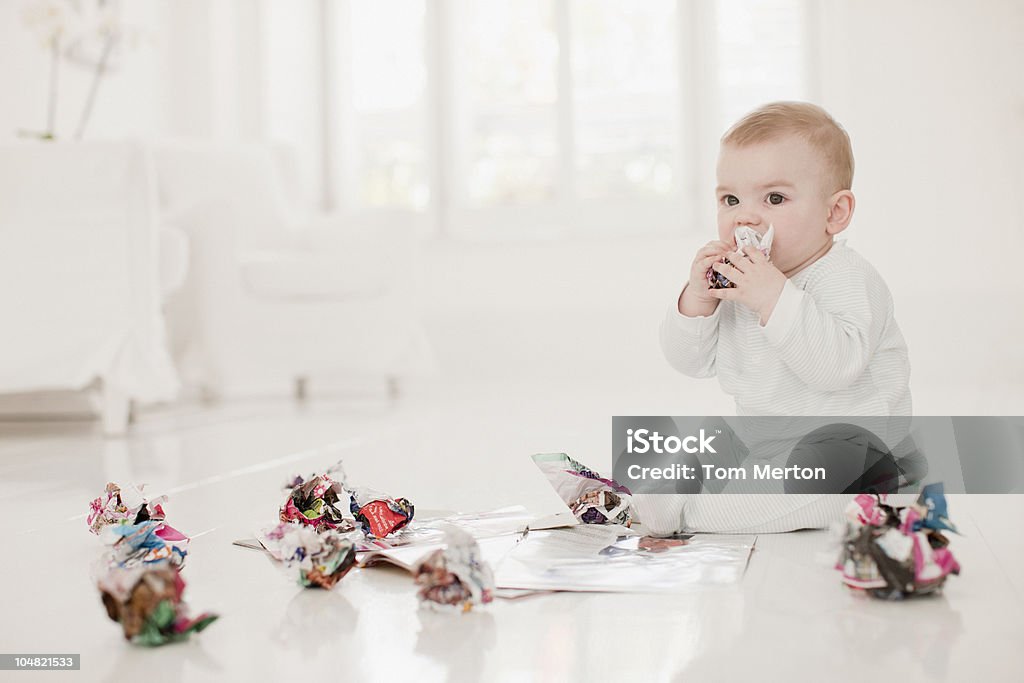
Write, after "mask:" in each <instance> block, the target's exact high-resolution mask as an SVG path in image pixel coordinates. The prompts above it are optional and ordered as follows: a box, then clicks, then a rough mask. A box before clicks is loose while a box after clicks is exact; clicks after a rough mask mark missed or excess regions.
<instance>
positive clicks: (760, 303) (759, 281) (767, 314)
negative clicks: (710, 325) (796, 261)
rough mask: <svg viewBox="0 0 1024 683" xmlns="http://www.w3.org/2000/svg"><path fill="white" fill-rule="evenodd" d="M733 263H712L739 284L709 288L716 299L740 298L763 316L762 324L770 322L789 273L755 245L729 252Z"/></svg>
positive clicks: (761, 317)
mask: <svg viewBox="0 0 1024 683" xmlns="http://www.w3.org/2000/svg"><path fill="white" fill-rule="evenodd" d="M726 258H727V259H729V261H730V263H731V265H730V263H719V262H716V263H714V264H712V266H711V267H712V268H714V269H715V270H716V271H717V272H719V273H721V274H722V275H724V276H725V277H727V278H729V281H730V282H732V283H733V284H734V285H736V286H735V287H730V288H728V289H709V290H707V294H708V295H709V296H710V297H711V298H713V299H720V300H721V299H724V300H726V301H738V302H739V303H741V304H743V305H744V306H745V307H747V308H749V309H750V310H751V311H753V312H754V313H757V314H758V316H759V317H760V319H761V325H764V324H765V323H767V322H768V319H769V318H771V317H772V311H774V310H775V304H776V302H777V301H778V300H779V296H780V295H781V294H782V288H783V287H784V286H785V285H786V276H785V275H783V274H782V271H781V270H779V269H778V268H776V267H775V266H774V265H772V264H771V262H770V261H769V260H768V258H767V257H766V256H765V255H764V254H762V253H761V252H760V251H759V250H757V249H755V248H753V247H744V248H743V251H742V252H738V251H737V252H733V253H731V254H727V255H726Z"/></svg>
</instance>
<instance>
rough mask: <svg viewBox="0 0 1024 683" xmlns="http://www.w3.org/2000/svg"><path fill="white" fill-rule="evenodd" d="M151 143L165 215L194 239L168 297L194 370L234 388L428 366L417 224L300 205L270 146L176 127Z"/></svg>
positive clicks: (184, 355)
mask: <svg viewBox="0 0 1024 683" xmlns="http://www.w3.org/2000/svg"><path fill="white" fill-rule="evenodd" d="M155 157H156V160H157V166H158V176H159V178H160V188H161V201H162V204H163V206H164V209H165V215H166V220H168V221H171V222H172V223H173V224H174V225H176V226H178V227H180V228H181V229H183V230H184V231H185V232H186V233H187V234H188V236H189V244H190V250H191V252H190V274H189V278H188V280H187V281H186V283H185V285H184V286H183V288H182V289H181V290H180V291H179V292H178V294H177V295H176V296H175V297H173V298H172V299H171V301H170V302H169V307H168V325H169V326H170V328H171V334H172V340H173V345H174V352H175V356H176V358H177V359H178V361H179V367H180V368H181V371H182V375H183V378H184V380H185V381H186V382H187V383H189V384H191V385H194V386H197V387H198V388H200V389H201V390H202V391H203V393H205V394H207V395H211V394H212V395H214V396H227V397H230V396H242V395H255V394H268V393H269V394H274V393H278V394H280V393H282V392H288V391H292V390H295V389H297V390H298V392H299V393H302V392H303V391H304V388H305V386H306V380H314V381H315V380H316V379H317V378H320V377H331V378H332V379H337V378H353V377H359V378H371V377H372V378H379V379H380V380H381V381H383V380H387V381H388V386H389V387H390V388H391V390H392V391H393V392H394V391H396V390H397V386H398V384H397V383H398V381H399V379H400V378H402V377H406V376H409V375H412V374H420V373H423V372H424V371H427V372H429V371H431V370H432V367H433V358H432V354H431V353H430V351H429V347H428V345H427V342H426V338H425V335H424V333H423V331H422V329H421V327H420V324H419V322H418V319H417V317H416V313H415V311H414V308H413V306H412V305H411V301H412V298H413V296H412V295H413V294H414V289H413V288H414V272H413V269H414V261H415V257H414V254H415V237H414V235H413V231H412V229H411V227H410V226H408V225H406V226H402V225H394V224H391V225H376V226H354V225H351V224H347V223H346V222H345V221H343V220H341V219H339V218H337V217H331V216H317V217H314V218H312V219H305V220H304V219H302V218H301V217H300V214H299V213H298V212H296V211H294V210H292V209H291V208H290V207H289V204H288V202H287V201H286V200H285V197H284V194H283V191H282V183H281V177H280V174H279V168H280V167H279V164H278V158H277V157H276V156H275V155H274V153H273V151H272V150H271V149H270V148H268V147H265V146H261V145H242V144H235V145H213V144H210V143H202V142H183V141H177V142H169V143H166V144H163V145H160V146H158V147H157V148H156V154H155Z"/></svg>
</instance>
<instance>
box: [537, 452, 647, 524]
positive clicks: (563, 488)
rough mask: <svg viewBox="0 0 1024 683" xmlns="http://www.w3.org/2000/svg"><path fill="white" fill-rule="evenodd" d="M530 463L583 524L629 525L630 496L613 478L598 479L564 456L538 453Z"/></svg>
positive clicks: (631, 515)
mask: <svg viewBox="0 0 1024 683" xmlns="http://www.w3.org/2000/svg"><path fill="white" fill-rule="evenodd" d="M533 462H534V463H535V464H536V465H537V467H539V468H540V470H541V472H543V473H544V476H545V477H547V479H548V483H550V484H551V486H552V487H554V489H555V492H556V493H557V494H558V496H559V497H560V498H561V499H562V500H563V501H565V504H566V505H568V506H569V509H570V510H572V512H573V514H574V515H576V518H577V519H579V520H580V521H581V522H583V523H584V524H621V525H623V526H627V527H628V526H629V525H630V524H632V523H633V509H632V501H633V495H632V493H631V492H630V490H629V489H628V488H626V487H625V486H623V485H622V484H620V483H618V482H617V481H615V480H614V479H605V478H603V477H601V475H599V474H598V473H596V472H594V471H592V470H590V469H588V468H587V467H586V466H584V465H582V464H581V463H579V462H577V461H575V460H573V459H572V458H570V457H569V456H568V455H566V454H565V453H538V454H537V455H534V456H533Z"/></svg>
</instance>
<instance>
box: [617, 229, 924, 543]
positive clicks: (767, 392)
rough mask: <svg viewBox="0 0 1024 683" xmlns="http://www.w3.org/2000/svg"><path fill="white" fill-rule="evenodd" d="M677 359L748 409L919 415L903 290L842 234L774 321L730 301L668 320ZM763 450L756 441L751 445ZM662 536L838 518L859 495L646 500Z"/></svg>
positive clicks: (788, 290)
mask: <svg viewBox="0 0 1024 683" xmlns="http://www.w3.org/2000/svg"><path fill="white" fill-rule="evenodd" d="M661 346H662V350H663V352H664V354H665V357H666V358H667V359H668V362H669V363H670V364H671V365H672V367H674V368H675V369H677V370H679V371H680V372H682V373H684V374H686V375H689V376H691V377H712V376H717V377H718V381H719V383H720V384H721V386H722V389H723V390H724V391H726V392H727V393H729V394H731V395H732V396H733V397H734V398H735V400H736V414H737V415H740V416H743V415H807V416H819V415H820V416H833V415H834V416H858V415H910V414H911V397H910V386H909V381H910V361H909V359H908V354H907V345H906V342H905V341H904V339H903V334H902V333H901V332H900V329H899V326H898V325H897V324H896V319H895V317H894V315H893V302H892V296H891V295H890V293H889V288H888V287H887V286H886V284H885V281H884V280H883V279H882V277H881V276H880V275H879V274H878V272H877V271H876V270H875V269H874V268H873V267H872V266H871V264H869V263H868V262H867V261H866V260H865V259H864V258H863V257H862V256H860V255H859V254H857V253H856V252H855V251H854V250H853V249H851V248H849V247H848V246H846V244H845V242H844V241H837V242H836V243H835V244H834V245H833V246H832V248H831V249H830V250H829V251H828V253H826V254H825V255H824V256H823V257H821V258H820V259H818V260H817V261H815V262H814V263H813V264H811V265H810V266H808V267H807V268H805V269H804V270H802V271H800V272H799V273H797V274H796V275H794V276H793V277H792V278H790V279H789V280H787V282H786V284H785V286H784V288H783V290H782V294H781V295H780V296H779V300H778V302H777V303H776V305H775V310H774V311H773V312H772V315H771V317H770V318H769V320H768V322H767V323H766V324H765V325H763V326H762V325H761V324H760V321H759V318H758V315H757V314H756V313H754V312H752V311H750V310H749V309H747V308H745V307H743V306H742V305H739V304H737V303H735V302H732V301H722V302H721V303H720V304H719V305H718V308H717V309H715V312H714V313H712V314H711V315H709V316H706V317H692V318H691V317H688V316H684V315H682V314H681V313H679V310H678V300H677V299H676V300H673V302H672V305H671V306H670V308H669V311H668V314H667V315H666V317H665V320H664V322H663V323H662V326H661ZM747 445H748V446H752V447H753V448H754V450H755V451H756V444H747ZM634 500H635V503H636V507H637V510H638V512H639V513H640V517H641V520H642V521H643V522H644V524H645V525H646V527H647V528H648V529H650V530H651V531H652V532H654V533H670V532H672V531H676V530H680V529H685V530H695V531H732V532H741V531H742V532H772V531H789V530H792V529H800V528H820V527H822V526H826V525H827V524H828V522H829V521H832V520H838V519H839V518H840V512H841V510H842V508H843V507H844V506H845V504H846V502H847V501H848V500H849V497H848V496H847V497H845V498H844V497H842V496H822V495H797V494H790V495H770V494H765V495H708V494H703V495H700V494H698V495H675V496H673V495H664V494H660V495H639V496H636V497H635V498H634Z"/></svg>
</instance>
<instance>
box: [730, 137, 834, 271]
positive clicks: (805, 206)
mask: <svg viewBox="0 0 1024 683" xmlns="http://www.w3.org/2000/svg"><path fill="white" fill-rule="evenodd" d="M826 175H827V174H826V172H825V165H824V162H823V161H822V160H821V159H819V157H818V155H817V154H816V153H815V152H814V150H813V149H812V148H811V146H810V145H809V144H808V143H807V142H806V141H804V140H803V139H801V138H799V137H797V136H792V135H788V136H784V137H780V138H778V139H775V140H770V141H767V142H760V143H755V144H751V145H747V146H744V147H737V146H734V145H723V146H722V148H721V151H720V153H719V156H718V187H717V188H716V198H717V199H718V237H719V239H721V240H722V241H723V242H726V243H728V244H735V241H734V239H733V232H734V231H735V229H736V228H737V227H739V226H741V225H746V226H750V227H751V228H753V229H754V230H756V231H757V232H758V233H759V234H761V235H763V234H764V233H765V232H767V231H768V226H769V225H774V226H775V237H774V239H773V241H772V250H771V261H772V263H774V264H775V267H776V268H778V269H779V270H781V271H782V272H783V273H787V274H788V273H789V272H790V271H791V270H793V269H794V268H797V267H799V266H801V265H802V264H804V262H805V261H807V260H808V259H810V258H812V257H813V256H814V254H815V253H816V252H819V251H820V250H822V249H823V248H824V247H825V245H827V244H828V243H829V242H831V240H832V236H831V235H829V234H828V232H826V224H827V218H828V213H829V201H828V200H829V188H826V187H825V186H824V181H825V178H826Z"/></svg>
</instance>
